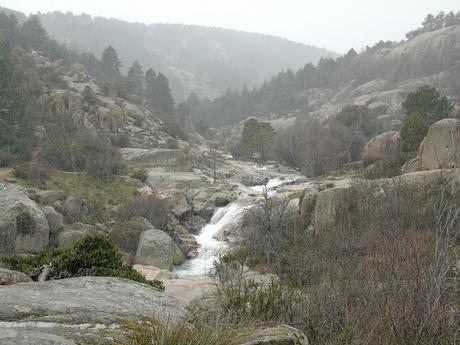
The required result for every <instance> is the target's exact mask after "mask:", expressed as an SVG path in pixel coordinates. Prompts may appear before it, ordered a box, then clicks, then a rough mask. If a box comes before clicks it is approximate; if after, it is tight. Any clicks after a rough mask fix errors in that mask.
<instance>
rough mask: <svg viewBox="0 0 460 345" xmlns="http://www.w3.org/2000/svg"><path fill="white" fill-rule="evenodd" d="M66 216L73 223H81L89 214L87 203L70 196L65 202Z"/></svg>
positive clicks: (79, 198)
mask: <svg viewBox="0 0 460 345" xmlns="http://www.w3.org/2000/svg"><path fill="white" fill-rule="evenodd" d="M64 209H65V212H66V216H67V217H69V218H70V219H71V220H73V221H79V220H81V218H82V217H83V216H84V215H85V214H86V213H87V212H88V209H87V207H86V202H85V200H84V199H82V198H81V197H79V196H77V195H70V196H69V197H68V198H67V199H66V200H65V202H64Z"/></svg>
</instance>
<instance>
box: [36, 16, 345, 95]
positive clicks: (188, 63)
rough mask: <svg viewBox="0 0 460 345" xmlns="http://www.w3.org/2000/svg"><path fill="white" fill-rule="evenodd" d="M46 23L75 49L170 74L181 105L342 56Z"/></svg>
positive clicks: (68, 19)
mask: <svg viewBox="0 0 460 345" xmlns="http://www.w3.org/2000/svg"><path fill="white" fill-rule="evenodd" d="M40 18H41V20H42V22H43V24H44V26H45V28H46V30H47V31H48V32H49V33H50V35H51V37H53V38H55V39H57V40H58V41H60V42H63V43H65V44H66V45H67V46H69V47H70V48H77V49H80V50H82V51H88V52H92V53H94V54H96V55H97V56H100V55H101V54H102V51H103V50H104V49H105V48H106V47H107V46H108V45H113V46H114V47H116V49H117V50H118V52H119V54H120V58H121V60H122V62H123V65H124V67H125V68H129V66H130V65H131V63H132V62H133V61H134V60H138V61H139V62H140V63H141V64H142V65H143V66H145V68H146V69H148V68H153V69H154V70H155V71H156V72H161V73H164V74H166V75H167V76H168V78H169V79H170V80H171V83H172V89H173V91H174V95H175V98H176V100H178V101H182V100H183V99H184V97H187V96H188V95H190V93H191V92H195V93H197V94H198V95H200V96H206V97H216V96H218V95H220V94H221V93H222V92H224V91H225V90H226V89H227V88H228V87H232V88H241V87H243V86H244V85H247V86H248V87H252V86H257V85H259V84H260V83H261V82H262V81H263V80H265V79H267V78H269V77H271V76H272V75H273V74H275V73H276V72H277V71H279V70H281V69H284V68H293V69H297V68H299V67H301V66H303V65H304V64H305V63H306V62H312V63H317V62H318V61H319V59H320V58H321V57H322V56H335V55H336V54H334V53H332V52H330V51H328V50H326V49H319V48H315V47H312V46H307V45H303V44H299V43H294V42H291V41H288V40H285V39H281V38H277V37H271V36H265V35H259V34H251V33H246V32H238V31H232V30H226V29H219V28H206V27H200V26H191V25H174V24H152V25H144V24H139V23H128V22H124V21H121V20H115V19H107V18H102V17H96V18H92V17H90V16H88V15H72V14H69V13H67V14H63V13H58V12H55V13H46V14H40ZM95 32H97V33H98V34H97V35H94V33H95Z"/></svg>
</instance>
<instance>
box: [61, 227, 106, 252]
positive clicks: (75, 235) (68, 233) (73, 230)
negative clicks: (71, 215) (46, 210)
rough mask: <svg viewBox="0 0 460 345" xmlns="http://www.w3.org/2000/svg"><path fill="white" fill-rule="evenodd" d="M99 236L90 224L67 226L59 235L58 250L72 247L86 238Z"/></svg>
mask: <svg viewBox="0 0 460 345" xmlns="http://www.w3.org/2000/svg"><path fill="white" fill-rule="evenodd" d="M95 234H97V230H96V228H95V227H94V226H92V225H90V224H83V223H73V224H70V225H68V226H65V227H64V229H63V230H62V231H60V232H59V234H58V235H57V246H58V248H68V247H72V246H73V245H75V243H77V242H78V241H80V240H81V239H83V238H85V237H86V236H90V235H95Z"/></svg>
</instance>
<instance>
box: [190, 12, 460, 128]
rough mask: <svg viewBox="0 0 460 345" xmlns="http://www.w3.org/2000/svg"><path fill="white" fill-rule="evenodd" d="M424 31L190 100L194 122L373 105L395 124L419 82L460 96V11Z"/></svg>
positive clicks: (334, 111)
mask: <svg viewBox="0 0 460 345" xmlns="http://www.w3.org/2000/svg"><path fill="white" fill-rule="evenodd" d="M447 17H448V16H447V15H446V16H445V17H441V19H440V21H444V19H445V18H447ZM427 18H430V16H428V17H427ZM422 29H423V30H421V29H418V31H417V30H416V31H415V32H417V34H413V33H409V34H408V39H407V40H404V41H401V42H383V41H381V42H379V43H377V44H376V45H374V46H373V47H367V48H366V49H365V50H364V51H362V52H360V53H359V54H358V53H357V52H356V51H354V50H353V49H351V50H350V51H349V52H348V53H347V54H346V55H344V56H342V57H339V58H337V59H332V58H325V59H321V61H320V62H319V64H318V65H317V66H314V65H312V64H306V65H305V67H303V68H301V69H299V70H297V71H295V70H289V69H287V70H285V71H283V72H281V73H279V74H278V75H276V76H275V77H273V78H272V79H271V80H268V81H266V82H265V83H264V84H263V86H262V87H261V88H259V89H256V90H248V89H243V90H241V91H234V90H229V91H228V92H226V93H225V94H224V95H222V96H221V97H219V98H217V99H215V100H213V101H212V102H209V101H207V100H197V99H196V98H191V99H189V101H188V102H187V103H188V105H189V108H190V112H191V116H192V118H194V119H195V121H196V122H198V121H202V122H206V123H207V124H208V125H210V126H221V125H228V124H234V123H237V122H238V121H241V120H244V119H246V118H247V117H250V116H258V117H267V116H272V115H275V117H280V116H286V115H289V116H290V115H295V116H296V117H299V116H300V117H310V116H312V117H320V118H326V117H328V116H330V115H334V114H337V113H338V112H340V110H341V109H342V108H343V107H344V106H345V105H349V104H357V105H364V106H370V107H371V108H373V109H374V110H375V111H376V112H377V113H378V115H379V116H382V119H385V121H386V122H387V123H388V124H389V125H390V126H391V127H395V126H396V127H397V126H398V124H399V120H400V118H401V117H402V116H403V115H404V114H403V109H402V107H401V103H402V101H403V99H404V98H405V96H406V95H407V94H408V92H411V91H413V90H415V89H416V88H417V87H419V86H421V85H424V84H428V85H431V86H433V87H436V88H437V89H439V90H440V91H441V92H442V93H443V94H444V95H446V96H448V97H449V98H451V99H452V100H453V101H454V102H457V103H458V100H459V95H460V83H459V80H460V63H459V61H460V15H458V14H457V19H456V20H455V21H452V22H451V23H450V24H449V25H448V24H447V23H440V25H435V26H433V27H432V28H431V29H426V28H425V26H424V27H422Z"/></svg>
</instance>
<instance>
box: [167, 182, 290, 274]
mask: <svg viewBox="0 0 460 345" xmlns="http://www.w3.org/2000/svg"><path fill="white" fill-rule="evenodd" d="M288 181H289V180H286V179H282V178H275V179H271V180H269V181H268V182H267V184H266V188H268V194H269V195H273V194H275V193H276V188H277V187H278V186H280V185H282V184H284V183H286V182H288ZM250 188H251V189H252V190H253V191H255V192H257V193H260V194H262V193H263V191H264V188H265V186H264V185H259V186H253V187H250ZM248 207H250V206H248V205H240V204H238V203H237V202H233V203H231V204H228V205H227V206H225V207H222V208H219V209H217V211H216V212H215V213H214V215H213V216H212V218H211V220H210V222H209V223H208V224H206V225H205V226H204V227H203V228H202V229H201V231H200V234H199V235H195V238H196V240H197V242H198V245H199V248H198V255H197V257H196V258H193V259H190V260H187V261H185V262H184V263H183V264H182V265H180V266H176V267H175V268H174V272H175V273H176V274H177V275H178V276H179V277H188V276H202V275H208V274H209V273H210V272H211V271H212V269H213V267H214V261H215V260H216V258H217V256H218V255H219V253H221V252H222V251H224V250H225V249H227V248H228V247H229V244H228V243H227V242H225V241H220V240H217V239H215V238H214V236H215V235H216V234H217V233H219V231H220V230H221V229H222V228H224V227H226V226H227V225H228V224H231V223H232V222H235V221H237V220H238V218H239V217H240V216H241V215H242V213H243V211H244V210H245V209H246V210H247V209H248Z"/></svg>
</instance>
